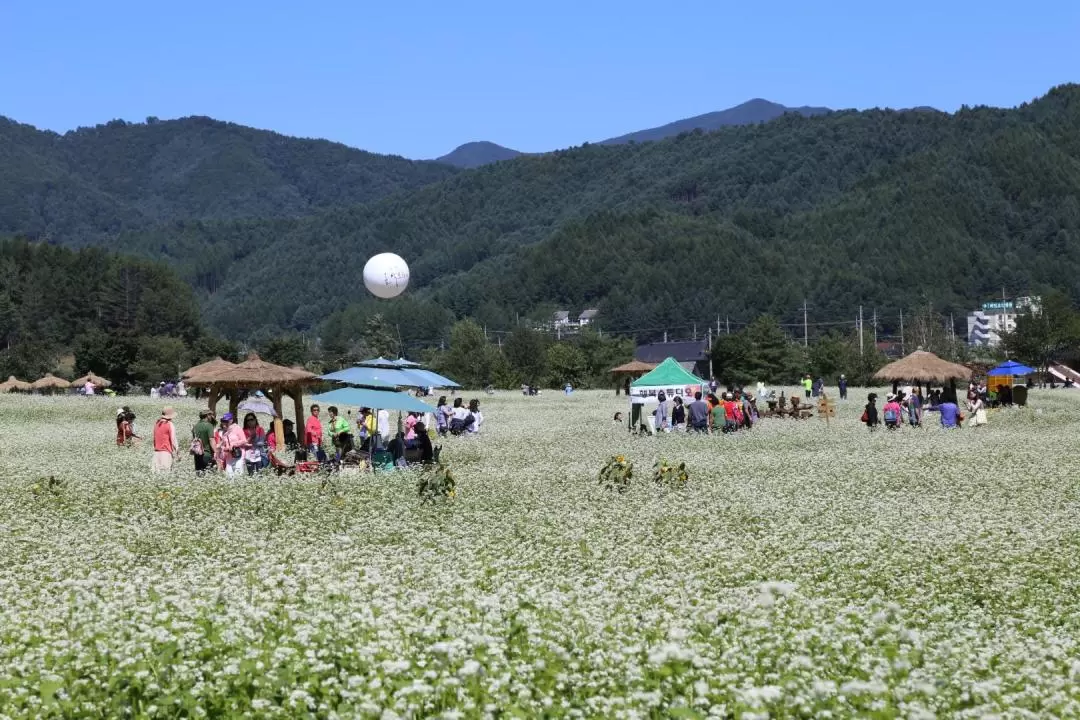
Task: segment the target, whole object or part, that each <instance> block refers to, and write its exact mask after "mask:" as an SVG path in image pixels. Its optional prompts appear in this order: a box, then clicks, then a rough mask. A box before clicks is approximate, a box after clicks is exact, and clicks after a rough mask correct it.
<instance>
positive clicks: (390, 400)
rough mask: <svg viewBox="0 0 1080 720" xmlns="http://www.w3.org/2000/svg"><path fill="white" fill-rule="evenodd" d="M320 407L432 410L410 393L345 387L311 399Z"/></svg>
mask: <svg viewBox="0 0 1080 720" xmlns="http://www.w3.org/2000/svg"><path fill="white" fill-rule="evenodd" d="M311 400H312V401H313V402H316V403H319V404H320V405H347V406H349V407H366V408H372V409H375V410H398V411H400V412H416V413H428V412H431V410H432V408H431V406H430V405H428V404H427V403H424V402H421V401H420V400H418V399H417V398H414V397H413V396H412V395H409V394H408V393H403V392H398V391H396V390H372V389H370V388H357V387H344V388H337V389H336V390H329V391H327V392H324V393H319V394H318V395H315V396H314V397H312V398H311Z"/></svg>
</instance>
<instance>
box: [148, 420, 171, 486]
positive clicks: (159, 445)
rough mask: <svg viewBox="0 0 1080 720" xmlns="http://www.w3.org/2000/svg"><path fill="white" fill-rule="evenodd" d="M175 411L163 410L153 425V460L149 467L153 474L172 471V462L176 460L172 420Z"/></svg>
mask: <svg viewBox="0 0 1080 720" xmlns="http://www.w3.org/2000/svg"><path fill="white" fill-rule="evenodd" d="M175 417H176V411H175V410H173V409H172V408H171V407H167V408H163V409H162V411H161V417H159V418H158V421H157V422H156V423H155V424H154V458H153V460H152V461H151V463H150V467H151V468H152V469H153V470H154V472H168V471H169V470H172V465H173V460H174V459H176V449H177V445H176V426H175V425H173V418H175Z"/></svg>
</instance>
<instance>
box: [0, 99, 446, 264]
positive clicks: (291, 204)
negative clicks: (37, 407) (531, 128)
mask: <svg viewBox="0 0 1080 720" xmlns="http://www.w3.org/2000/svg"><path fill="white" fill-rule="evenodd" d="M454 174H455V170H454V169H453V168H451V167H447V166H445V165H439V164H435V163H425V162H414V161H411V160H406V159H404V158H400V157H392V156H386V155H375V154H372V153H368V152H363V151H361V150H355V149H353V148H350V147H346V146H344V145H340V144H338V143H331V142H327V141H325V140H304V139H298V138H290V137H286V136H284V135H279V134H277V133H273V132H267V131H264V130H255V129H253V128H248V127H243V126H241V125H235V124H232V123H225V122H219V121H217V120H211V119H209V118H204V117H188V118H183V119H181V120H168V121H157V120H154V119H153V118H150V119H148V121H147V122H146V123H127V122H124V121H121V120H114V121H113V122H110V123H107V124H105V125H99V126H97V127H93V128H81V129H79V130H76V131H73V132H69V133H65V134H63V135H58V134H56V133H52V132H44V131H41V130H37V129H36V128H33V127H31V126H29V125H21V124H19V123H16V122H14V121H12V120H9V119H7V118H2V117H0V234H3V233H5V232H7V233H20V234H24V235H28V236H30V237H42V238H53V239H55V240H57V241H59V242H62V243H65V244H72V245H80V244H92V243H97V242H102V241H104V240H105V239H106V238H109V237H110V236H113V235H115V234H116V233H117V232H120V231H122V230H126V229H131V228H140V227H147V226H150V225H153V224H157V223H160V222H164V221H172V220H185V221H186V220H223V219H230V218H241V217H298V216H303V215H309V214H311V213H313V212H317V211H319V210H321V209H323V208H327V207H331V206H335V205H343V204H355V203H363V202H368V201H370V200H375V199H377V198H380V197H383V196H385V195H389V194H391V193H394V192H398V191H402V190H410V189H415V188H417V187H420V186H422V185H425V184H428V183H431V182H436V181H438V180H443V179H445V178H448V177H451V176H452V175H454Z"/></svg>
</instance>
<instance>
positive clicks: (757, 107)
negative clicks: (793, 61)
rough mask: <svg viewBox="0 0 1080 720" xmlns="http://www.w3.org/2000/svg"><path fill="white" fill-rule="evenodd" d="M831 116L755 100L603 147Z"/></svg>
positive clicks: (620, 138) (634, 134) (821, 110)
mask: <svg viewBox="0 0 1080 720" xmlns="http://www.w3.org/2000/svg"><path fill="white" fill-rule="evenodd" d="M828 112H832V111H831V110H830V109H829V108H825V107H807V106H803V107H787V106H786V105H781V104H780V103H775V102H773V101H771V100H766V99H765V98H751V99H750V100H747V101H746V102H744V103H742V104H740V105H736V106H735V107H730V108H728V109H727V110H719V111H717V112H711V113H705V114H704V115H696V116H694V117H690V118H685V119H683V120H676V121H675V122H671V123H668V124H667V125H661V126H660V127H654V128H649V129H648V130H639V131H637V132H632V133H628V134H626V135H620V136H618V137H614V138H610V139H608V140H603V141H601V142H600V144H601V145H621V144H623V143H628V142H650V141H655V140H663V139H664V138H667V137H671V136H673V135H678V134H680V133H684V132H692V131H694V130H703V131H705V132H709V131H711V130H718V129H720V128H722V127H728V126H731V125H755V124H757V123H763V122H769V121H770V120H775V119H776V118H778V117H780V116H781V115H784V114H785V113H796V114H798V115H803V116H806V117H810V116H812V115H824V114H825V113H828Z"/></svg>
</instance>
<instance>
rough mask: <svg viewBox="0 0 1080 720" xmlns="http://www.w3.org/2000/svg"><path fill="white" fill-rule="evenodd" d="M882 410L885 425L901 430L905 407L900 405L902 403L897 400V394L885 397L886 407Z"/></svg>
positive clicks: (891, 428) (888, 427)
mask: <svg viewBox="0 0 1080 720" xmlns="http://www.w3.org/2000/svg"><path fill="white" fill-rule="evenodd" d="M881 411H882V412H881V414H882V417H883V419H884V420H885V427H886V428H887V429H889V430H899V429H900V424H901V422H902V418H903V414H904V409H903V408H902V407H900V403H898V402H897V401H896V396H895V395H892V394H890V395H888V396H887V397H886V398H885V407H883V408H882V409H881Z"/></svg>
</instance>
